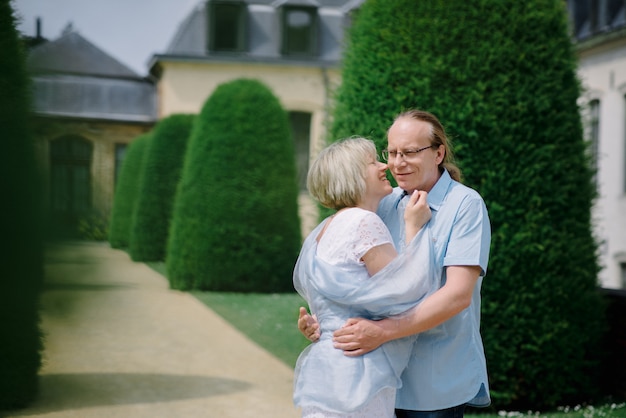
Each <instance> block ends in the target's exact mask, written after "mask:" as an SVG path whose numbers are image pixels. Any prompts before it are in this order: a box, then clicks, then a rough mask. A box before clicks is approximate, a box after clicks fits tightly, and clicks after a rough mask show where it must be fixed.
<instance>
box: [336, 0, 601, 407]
mask: <svg viewBox="0 0 626 418" xmlns="http://www.w3.org/2000/svg"><path fill="white" fill-rule="evenodd" d="M575 70H576V58H575V54H574V53H573V50H572V45H571V43H570V38H569V36H568V32H567V23H566V11H565V7H564V2H562V1H560V0H531V1H517V0H446V1H443V0H439V1H414V0H395V1H393V2H389V1H387V0H368V1H367V2H366V3H364V5H363V6H362V8H361V9H360V11H359V14H358V16H357V18H356V20H355V23H354V25H353V27H352V30H351V32H350V36H349V46H348V48H347V50H346V55H345V59H344V70H343V82H342V85H341V86H340V88H339V91H338V94H337V105H336V109H335V112H334V121H335V122H334V125H333V127H332V129H331V137H332V138H341V137H344V136H348V135H354V134H360V135H367V136H371V137H373V138H374V139H375V140H376V142H377V144H378V145H379V146H380V147H382V146H384V143H385V131H386V129H387V127H388V126H389V124H390V122H391V121H392V118H393V116H394V115H395V114H397V113H398V112H400V111H401V110H404V109H406V108H413V107H415V108H422V109H424V110H428V111H431V112H433V113H434V114H435V115H437V116H438V117H439V118H440V120H441V121H442V122H443V124H444V125H445V126H446V128H447V130H448V132H449V134H451V136H452V138H453V140H454V142H455V149H456V156H457V159H458V162H459V163H460V166H461V169H462V170H463V174H464V178H465V183H466V184H468V185H469V186H471V187H473V188H476V189H477V190H478V191H479V192H480V193H481V194H482V196H483V197H484V199H485V202H486V204H487V207H488V209H489V215H490V218H491V223H492V230H493V239H492V246H491V257H490V262H489V271H488V274H487V276H486V278H485V281H484V284H483V304H482V312H483V321H482V334H483V339H484V342H485V349H486V355H487V362H488V369H489V376H490V381H491V390H492V392H491V394H492V398H493V405H494V407H496V408H511V407H515V408H529V409H533V410H536V409H538V408H547V407H553V406H556V405H559V404H566V403H570V402H581V401H584V400H587V399H589V398H591V397H593V396H594V395H596V394H597V390H596V389H597V388H598V387H599V385H598V380H597V370H598V367H597V365H598V360H599V357H600V356H601V353H600V350H599V341H600V339H601V333H602V330H603V328H604V322H603V321H604V320H603V306H602V301H601V297H600V295H599V293H598V289H597V273H598V261H597V256H596V253H597V246H596V244H595V242H594V240H593V238H592V232H591V229H592V228H591V221H590V207H591V202H592V199H593V197H594V189H593V187H592V183H591V172H590V169H589V164H588V161H587V157H586V153H585V151H586V149H585V148H586V146H585V143H584V141H583V134H582V128H581V122H580V118H579V113H578V112H579V109H578V108H577V105H576V101H577V98H578V96H579V94H580V88H579V83H578V80H577V79H576V72H575Z"/></svg>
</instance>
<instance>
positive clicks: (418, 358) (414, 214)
mask: <svg viewBox="0 0 626 418" xmlns="http://www.w3.org/2000/svg"><path fill="white" fill-rule="evenodd" d="M387 141H388V144H387V148H386V149H385V150H383V151H382V157H383V161H385V162H381V161H379V160H378V158H377V152H376V148H375V146H374V144H373V142H372V141H370V140H368V139H364V138H348V139H345V140H342V141H339V142H337V143H334V144H332V145H330V146H329V147H327V148H326V149H324V150H323V151H322V152H321V153H320V155H319V156H318V157H317V159H316V160H315V161H314V163H313V164H312V165H311V169H310V170H309V174H308V178H307V187H308V188H309V191H310V193H311V195H312V196H313V197H315V198H316V199H317V200H318V201H319V202H320V203H321V204H322V205H324V206H326V207H329V208H332V209H335V210H336V211H337V212H336V213H335V214H334V215H332V216H330V217H328V218H327V219H325V220H324V221H323V222H322V223H320V225H318V226H317V227H316V228H315V230H313V231H312V232H311V234H310V235H309V236H308V237H307V239H306V240H305V242H304V244H303V247H302V250H301V253H300V256H299V258H298V261H297V263H296V267H295V269H294V286H295V288H296V290H297V291H298V293H300V295H302V296H303V297H304V299H305V300H306V301H307V303H308V304H309V307H310V309H311V314H309V313H307V311H306V309H304V308H301V309H300V318H299V320H298V327H299V329H300V331H301V332H302V333H303V334H304V335H305V336H306V337H307V338H308V339H309V340H311V341H313V342H314V343H313V344H311V345H309V347H307V349H306V350H305V351H304V352H303V353H302V354H301V355H300V357H299V359H298V363H297V365H296V371H295V383H294V402H295V404H296V405H297V406H299V407H301V408H302V416H303V417H306V418H318V417H319V418H321V417H342V418H347V417H369V418H373V417H394V416H397V417H398V418H401V417H420V418H457V417H463V414H464V410H465V407H466V405H471V406H477V407H480V406H487V405H489V404H490V397H489V387H488V380H487V367H486V361H485V355H484V349H483V343H482V339H481V336H480V289H481V284H482V280H483V277H484V275H485V273H486V271H487V261H488V258H489V247H490V241H491V229H490V224H489V218H488V215H487V209H486V207H485V203H484V201H483V199H482V198H481V196H480V195H479V194H478V193H477V192H476V191H474V190H472V189H470V188H468V187H466V186H464V185H462V184H461V183H460V170H459V169H458V167H456V166H455V165H454V159H453V155H452V150H451V149H450V145H449V140H448V138H447V137H446V133H445V130H444V128H443V126H442V125H441V123H440V122H439V120H438V119H437V118H436V117H435V116H434V115H432V114H431V113H428V112H424V111H420V110H409V111H406V112H403V113H401V114H400V115H398V116H397V117H396V119H395V120H394V122H393V124H392V125H391V127H390V128H389V129H388V131H387ZM387 169H388V170H389V171H390V172H391V174H392V175H393V177H394V179H395V180H396V182H397V183H398V187H396V188H392V187H391V185H390V184H389V182H388V181H387V179H386V177H385V175H386V171H387Z"/></svg>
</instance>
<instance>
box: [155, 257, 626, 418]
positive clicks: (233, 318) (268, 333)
mask: <svg viewBox="0 0 626 418" xmlns="http://www.w3.org/2000/svg"><path fill="white" fill-rule="evenodd" d="M147 264H148V265H149V266H150V267H151V268H153V269H154V270H156V271H157V272H159V273H161V274H162V275H164V276H165V265H164V263H147ZM190 293H191V294H192V295H193V296H195V297H196V298H198V300H200V301H201V302H202V303H204V304H205V305H206V306H208V307H209V308H210V309H212V310H213V311H215V312H216V313H217V314H218V315H220V316H221V317H222V318H224V319H225V320H226V321H228V322H230V323H231V324H232V325H233V326H234V327H235V328H237V329H238V330H239V331H241V332H242V333H243V334H245V335H247V336H248V338H250V339H251V340H252V341H254V342H256V343H257V344H258V345H260V346H261V347H263V348H264V349H265V350H267V351H268V352H270V353H272V354H273V355H274V356H276V357H277V358H279V359H280V360H282V361H283V362H284V363H285V364H287V365H288V366H290V367H293V366H294V365H295V363H296V359H297V358H298V355H299V354H300V352H301V351H302V350H303V349H304V348H305V347H306V346H307V345H308V341H307V340H306V339H305V338H304V337H303V336H302V334H300V331H298V328H297V319H298V308H299V307H300V306H306V303H305V302H304V300H303V299H302V298H301V297H300V295H298V294H297V293H295V292H294V293H286V294H259V293H225V292H200V291H192V292H190ZM477 411H479V410H477V409H473V410H472V411H471V412H470V411H468V413H466V415H465V416H466V417H468V418H516V417H538V418H626V403H625V402H619V403H606V404H603V405H599V406H573V407H562V408H559V409H558V410H557V411H555V412H550V413H538V412H534V411H530V412H516V411H501V412H494V413H490V414H485V413H476V412H477Z"/></svg>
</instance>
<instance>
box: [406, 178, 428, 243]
mask: <svg viewBox="0 0 626 418" xmlns="http://www.w3.org/2000/svg"><path fill="white" fill-rule="evenodd" d="M430 217H431V212H430V207H429V206H428V193H427V192H425V191H417V190H415V191H414V192H413V193H412V194H411V196H410V197H409V201H408V202H407V205H406V208H405V210H404V231H405V232H404V235H405V243H406V244H407V245H409V243H410V242H411V241H412V240H413V238H415V235H417V233H418V232H419V231H420V229H422V227H423V226H424V225H426V222H428V221H429V220H430Z"/></svg>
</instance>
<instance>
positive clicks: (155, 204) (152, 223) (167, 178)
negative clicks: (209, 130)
mask: <svg viewBox="0 0 626 418" xmlns="http://www.w3.org/2000/svg"><path fill="white" fill-rule="evenodd" d="M193 120H194V116H193V115H183V114H177V115H171V116H168V117H166V118H165V119H163V120H161V121H160V122H159V123H158V124H157V126H156V127H155V128H154V130H153V131H152V140H151V144H150V147H149V149H148V152H147V154H146V156H145V162H144V164H143V173H142V174H141V176H140V178H141V185H140V187H139V194H138V196H137V203H136V207H135V212H134V216H133V221H132V224H131V234H130V246H129V252H130V255H131V257H132V259H133V260H135V261H163V260H165V252H166V248H167V236H168V233H169V227H170V220H171V218H172V207H173V205H174V195H175V193H176V186H177V184H178V181H179V179H180V174H181V169H182V166H183V158H184V156H185V150H186V148H187V139H188V138H189V134H190V132H191V127H192V125H193Z"/></svg>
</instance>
